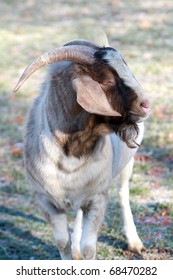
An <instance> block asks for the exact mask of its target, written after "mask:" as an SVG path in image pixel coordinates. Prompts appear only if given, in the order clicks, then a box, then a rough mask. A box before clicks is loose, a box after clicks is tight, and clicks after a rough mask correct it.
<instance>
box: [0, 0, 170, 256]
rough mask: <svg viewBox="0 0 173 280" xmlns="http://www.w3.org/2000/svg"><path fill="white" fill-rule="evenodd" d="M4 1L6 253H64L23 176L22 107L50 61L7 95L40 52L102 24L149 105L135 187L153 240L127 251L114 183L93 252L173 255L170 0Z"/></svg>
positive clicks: (1, 118) (0, 209)
mask: <svg viewBox="0 0 173 280" xmlns="http://www.w3.org/2000/svg"><path fill="white" fill-rule="evenodd" d="M0 11H1V15H0V20H1V30H0V56H1V63H0V72H1V75H0V135H1V138H0V215H1V218H0V259H12V260H14V259H59V253H58V251H57V249H56V246H55V243H54V239H53V235H52V231H51V229H50V227H49V226H48V225H47V224H46V223H45V222H44V220H43V219H42V215H41V212H40V210H39V209H38V207H37V205H36V204H35V202H34V198H33V196H32V193H31V191H30V189H29V187H28V185H27V182H26V179H25V175H24V164H23V157H22V142H23V129H24V123H25V117H26V112H27V109H28V108H29V105H30V104H31V102H32V100H33V99H34V97H35V96H36V94H37V91H38V89H39V85H40V83H41V82H42V80H43V77H44V74H45V72H46V70H47V69H46V68H45V69H43V70H40V71H39V72H37V73H35V74H34V75H33V76H32V77H31V78H30V80H28V81H27V82H26V83H25V84H24V85H23V87H22V88H21V90H20V91H19V92H18V93H17V94H16V96H15V97H14V98H11V95H12V90H13V88H14V86H15V84H16V82H17V80H18V78H19V77H20V75H21V73H22V72H23V70H24V69H25V67H26V66H27V65H28V64H29V63H31V62H32V60H33V59H34V58H36V57H37V56H38V55H40V54H42V53H43V52H44V51H47V50H48V49H52V48H55V47H58V46H60V45H61V44H63V43H64V42H66V41H68V40H71V39H74V38H79V37H83V38H86V39H94V38H95V34H94V33H95V32H94V28H95V26H98V25H101V28H103V29H104V30H105V32H106V33H107V35H108V38H109V41H110V44H111V46H113V47H115V48H117V49H119V50H120V51H121V53H122V54H123V56H124V57H125V59H126V61H127V63H128V65H129V67H130V68H131V69H132V71H133V72H134V74H135V76H136V78H137V79H138V81H139V82H140V84H141V85H142V87H143V88H144V91H145V92H146V93H147V95H148V96H149V98H150V100H151V107H152V115H151V117H150V118H149V119H148V120H147V121H146V132H145V138H144V141H143V143H142V146H141V148H140V149H139V152H138V155H137V157H136V163H135V166H134V174H133V177H132V180H131V187H130V201H131V207H132V211H133V214H134V219H135V223H136V226H137V229H138V232H139V235H140V237H141V239H142V240H143V241H144V244H145V246H146V247H147V248H148V250H147V252H146V253H143V255H142V256H138V255H136V254H133V253H131V252H129V251H128V249H127V244H126V241H125V238H124V235H123V232H122V221H121V213H120V209H119V204H118V201H117V196H116V189H115V186H114V185H113V186H112V187H111V189H110V196H109V202H108V208H107V213H106V217H105V224H104V225H103V226H102V228H101V231H100V234H99V241H98V250H97V251H98V253H97V258H98V259H142V258H143V259H173V238H172V236H173V230H172V228H173V202H172V201H173V95H172V91H173V82H172V72H173V66H172V65H173V56H172V37H173V29H172V24H173V17H172V12H173V3H172V2H171V1H168V0H165V1H163V0H159V1H155V2H154V5H153V1H150V0H149V1H138V3H137V2H136V1H134V0H123V1H119V0H118V1H111V0H107V1H98V0H97V1H94V2H93V1H84V0H75V1H73V5H71V1H70V0H67V1H58V4H57V1H53V0H50V1H41V0H38V1H22V0H19V1H11V0H8V1H1V2H0ZM14 11H15V12H14ZM16 147H19V148H20V149H21V151H20V149H19V152H16ZM71 219H72V215H71V216H70V220H71Z"/></svg>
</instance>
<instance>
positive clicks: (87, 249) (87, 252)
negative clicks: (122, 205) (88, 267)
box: [80, 194, 107, 260]
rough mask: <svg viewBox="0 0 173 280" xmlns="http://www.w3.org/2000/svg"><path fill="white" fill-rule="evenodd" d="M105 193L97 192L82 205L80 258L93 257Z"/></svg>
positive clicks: (102, 216) (104, 204)
mask: <svg viewBox="0 0 173 280" xmlns="http://www.w3.org/2000/svg"><path fill="white" fill-rule="evenodd" d="M106 200H107V194H98V195H97V196H96V197H94V199H93V200H92V201H91V202H90V203H89V204H88V205H87V206H85V207H83V227H82V237H81V243H80V247H81V255H82V256H81V257H82V259H87V260H91V259H95V257H96V245H97V235H98V231H99V229H100V226H101V224H102V221H103V218H104V214H105V209H106Z"/></svg>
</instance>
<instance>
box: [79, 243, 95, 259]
mask: <svg viewBox="0 0 173 280" xmlns="http://www.w3.org/2000/svg"><path fill="white" fill-rule="evenodd" d="M95 254H96V250H95V248H93V247H91V246H89V245H87V246H85V247H84V248H83V250H82V256H83V259H84V260H93V259H95Z"/></svg>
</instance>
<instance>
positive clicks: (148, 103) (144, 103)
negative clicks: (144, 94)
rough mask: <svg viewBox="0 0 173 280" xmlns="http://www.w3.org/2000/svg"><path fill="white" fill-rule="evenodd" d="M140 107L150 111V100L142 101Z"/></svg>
mask: <svg viewBox="0 0 173 280" xmlns="http://www.w3.org/2000/svg"><path fill="white" fill-rule="evenodd" d="M140 107H142V108H145V109H149V108H150V102H149V100H148V99H145V100H142V101H141V103H140Z"/></svg>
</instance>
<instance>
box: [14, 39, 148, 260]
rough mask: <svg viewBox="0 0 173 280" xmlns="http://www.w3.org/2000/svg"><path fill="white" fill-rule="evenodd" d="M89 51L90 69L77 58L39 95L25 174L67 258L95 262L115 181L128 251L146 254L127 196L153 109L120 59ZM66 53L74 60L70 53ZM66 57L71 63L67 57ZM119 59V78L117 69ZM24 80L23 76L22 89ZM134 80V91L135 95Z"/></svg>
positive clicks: (54, 71)
mask: <svg viewBox="0 0 173 280" xmlns="http://www.w3.org/2000/svg"><path fill="white" fill-rule="evenodd" d="M75 44H76V43H75ZM84 44H85V42H84ZM89 45H91V46H90V47H87V48H85V51H86V55H85V60H86V59H87V57H86V56H87V55H89V56H90V64H89V65H85V63H87V60H86V61H85V63H84V64H82V63H81V62H80V61H79V63H74V62H75V60H76V61H77V62H78V60H77V57H75V59H74V62H69V61H63V62H58V63H55V64H52V65H51V67H50V69H49V74H48V76H47V77H46V81H45V84H44V85H43V87H42V90H41V93H40V95H39V97H37V99H36V101H35V102H34V104H33V106H32V108H31V109H30V112H29V115H28V121H27V125H26V133H25V149H24V153H25V166H26V174H27V177H28V180H29V183H30V184H31V185H32V187H33V189H34V191H35V193H36V196H37V199H38V202H39V204H40V206H41V209H42V211H43V213H44V214H45V217H46V219H47V220H48V221H49V223H50V224H51V226H52V228H53V232H54V235H55V240H56V243H57V246H58V249H59V251H60V253H61V257H62V258H63V259H68V258H72V259H80V258H84V259H93V258H95V255H96V241H97V234H98V231H99V229H100V225H101V223H102V221H103V218H104V213H105V209H106V202H107V195H108V188H109V186H110V184H111V182H112V179H113V178H115V177H116V176H118V177H119V182H120V185H119V198H120V205H121V207H122V213H123V220H124V230H125V235H126V238H127V240H128V245H129V248H130V249H132V250H134V251H137V252H141V250H142V249H143V244H142V242H141V241H140V239H139V237H138V235H137V232H136V228H135V225H134V222H133V216H132V213H131V209H130V205H129V192H128V185H129V179H130V176H131V173H132V167H133V157H134V154H135V153H136V150H137V147H136V148H133V149H132V148H129V147H132V146H134V145H133V139H135V135H137V132H138V136H137V138H136V139H135V141H136V143H137V144H140V143H141V141H142V138H143V132H144V126H143V123H142V122H141V123H137V122H138V120H143V117H145V116H146V115H147V114H148V110H149V109H148V108H147V102H145V100H144V101H143V95H142V92H141V88H140V87H139V86H138V84H137V82H136V80H135V79H134V77H133V76H132V75H131V73H130V72H129V69H128V68H127V66H126V64H125V63H124V61H123V60H122V58H121V56H120V55H119V54H118V53H117V52H116V51H115V50H113V49H109V50H105V49H104V50H103V53H102V51H101V52H98V53H97V56H98V58H97V59H98V61H97V60H96V61H95V60H94V52H96V50H98V48H99V47H98V46H96V47H93V44H91V43H89ZM92 48H93V49H92ZM73 49H75V48H73ZM67 50H68V52H69V54H70V57H71V59H73V58H74V57H73V55H71V51H70V49H69V47H68V48H67ZM80 50H81V48H80ZM107 52H108V56H107ZM61 53H62V48H61ZM63 54H64V57H65V58H66V52H65V53H64V51H63ZM109 54H111V59H110V60H109ZM47 55H48V56H49V54H47ZM47 55H46V57H45V59H42V57H40V59H37V60H36V63H35V62H34V63H33V64H32V65H31V66H32V67H31V68H33V67H34V69H35V65H36V64H40V63H41V65H45V61H47V57H48V56H47ZM81 55H82V52H81ZM102 55H103V59H102ZM97 56H96V57H97ZM58 57H59V56H58ZM117 57H118V61H117V63H118V65H119V66H120V67H119V68H117V69H118V74H117V72H116V65H114V63H113V64H112V61H113V60H115V61H116V60H117ZM107 58H108V60H107ZM58 59H59V58H58ZM60 59H61V60H62V57H61V55H60ZM101 59H102V60H101ZM50 60H51V61H52V56H50ZM100 60H101V62H100ZM48 63H49V62H48ZM51 63H52V62H51ZM92 63H93V64H92ZM121 66H122V67H121ZM28 69H29V70H28ZM28 71H29V72H28ZM31 72H32V71H30V67H29V68H27V69H26V73H29V74H30V73H31ZM127 74H128V75H127ZM27 75H28V74H27ZM123 75H124V76H123ZM123 77H125V83H126V84H128V86H127V85H126V84H125V83H124V81H123V79H122V78H123ZM25 78H26V76H25V74H24V75H23V76H22V78H21V80H20V81H19V84H18V86H17V88H18V87H19V86H20V85H21V83H22V82H23V80H24V79H25ZM131 80H132V85H133V87H134V88H135V90H132V89H131V88H130V82H131ZM137 90H138V91H139V92H138V93H139V96H138V95H137ZM141 100H142V101H141ZM134 104H135V106H134ZM113 131H114V132H115V133H112V132H113ZM122 140H123V141H122ZM125 142H126V143H125ZM136 146H137V145H136ZM71 210H74V211H76V213H77V215H76V220H75V228H74V232H73V234H72V235H70V233H69V230H68V225H67V212H68V211H71Z"/></svg>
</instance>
